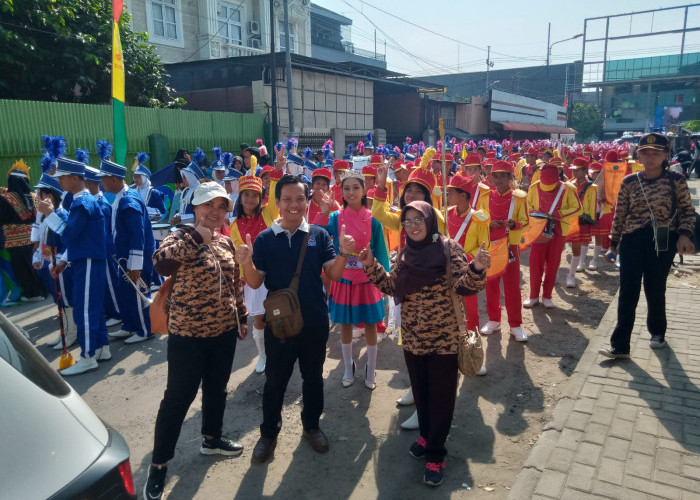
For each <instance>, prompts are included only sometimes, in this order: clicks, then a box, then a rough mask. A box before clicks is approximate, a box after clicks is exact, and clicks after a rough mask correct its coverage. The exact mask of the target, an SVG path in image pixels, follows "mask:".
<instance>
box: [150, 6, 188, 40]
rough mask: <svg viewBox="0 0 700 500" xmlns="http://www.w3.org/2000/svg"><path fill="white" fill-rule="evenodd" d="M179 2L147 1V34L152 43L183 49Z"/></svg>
mask: <svg viewBox="0 0 700 500" xmlns="http://www.w3.org/2000/svg"><path fill="white" fill-rule="evenodd" d="M180 1H181V0H147V1H146V17H147V20H148V33H149V35H150V36H151V41H152V42H153V43H159V44H163V45H173V46H175V47H184V37H183V33H182V13H181V11H180Z"/></svg>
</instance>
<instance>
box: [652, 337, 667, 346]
mask: <svg viewBox="0 0 700 500" xmlns="http://www.w3.org/2000/svg"><path fill="white" fill-rule="evenodd" d="M667 345H668V344H667V343H666V341H665V340H664V338H663V337H662V336H661V335H652V336H651V340H650V341H649V347H651V348H652V349H663V348H664V347H666V346H667Z"/></svg>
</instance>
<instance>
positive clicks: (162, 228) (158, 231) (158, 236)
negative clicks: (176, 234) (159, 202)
mask: <svg viewBox="0 0 700 500" xmlns="http://www.w3.org/2000/svg"><path fill="white" fill-rule="evenodd" d="M152 227H153V238H155V240H156V241H163V240H164V239H165V237H166V236H168V234H170V224H153V225H152Z"/></svg>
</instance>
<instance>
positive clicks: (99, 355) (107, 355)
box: [95, 345, 112, 361]
mask: <svg viewBox="0 0 700 500" xmlns="http://www.w3.org/2000/svg"><path fill="white" fill-rule="evenodd" d="M95 359H96V360H97V361H109V360H110V359H112V353H111V352H109V346H108V345H103V346H102V347H100V348H99V349H97V351H96V352H95Z"/></svg>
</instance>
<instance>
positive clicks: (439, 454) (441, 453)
mask: <svg viewBox="0 0 700 500" xmlns="http://www.w3.org/2000/svg"><path fill="white" fill-rule="evenodd" d="M403 356H404V359H405V360H406V368H407V369H408V378H409V379H410V380H411V388H412V389H413V399H414V400H415V402H416V411H417V412H418V425H419V426H420V435H421V437H422V438H424V439H425V440H426V441H427V445H426V447H425V452H426V459H427V460H428V462H438V463H439V462H443V461H444V460H445V455H447V450H446V449H445V440H446V439H447V435H448V434H449V433H450V426H451V425H452V415H453V414H454V410H455V400H456V398H457V381H458V374H459V373H458V368H457V354H413V353H411V352H409V351H406V350H404V351H403Z"/></svg>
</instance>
